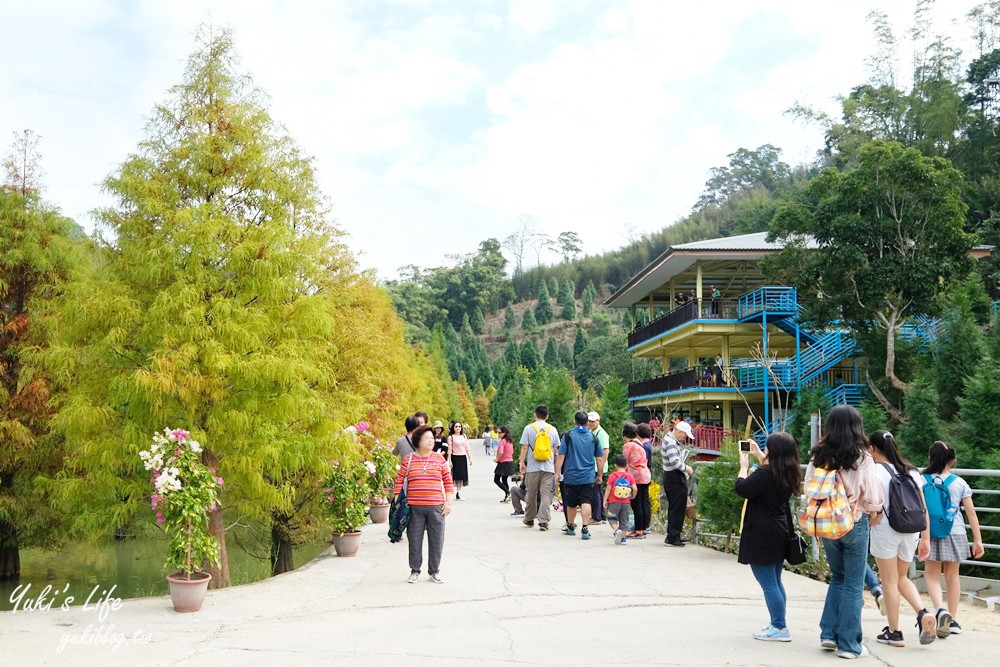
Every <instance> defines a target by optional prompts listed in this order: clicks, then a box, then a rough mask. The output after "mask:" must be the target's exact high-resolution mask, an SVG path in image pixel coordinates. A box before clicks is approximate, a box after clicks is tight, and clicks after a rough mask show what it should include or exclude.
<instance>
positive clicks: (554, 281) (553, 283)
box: [548, 276, 559, 296]
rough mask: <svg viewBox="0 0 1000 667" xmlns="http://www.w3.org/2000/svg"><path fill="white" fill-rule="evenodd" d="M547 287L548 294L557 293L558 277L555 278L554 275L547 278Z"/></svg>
mask: <svg viewBox="0 0 1000 667" xmlns="http://www.w3.org/2000/svg"><path fill="white" fill-rule="evenodd" d="M548 287H549V296H552V295H553V294H559V279H558V278H556V277H555V276H552V277H551V278H549V284H548Z"/></svg>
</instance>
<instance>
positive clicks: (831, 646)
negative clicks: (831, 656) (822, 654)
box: [819, 639, 837, 651]
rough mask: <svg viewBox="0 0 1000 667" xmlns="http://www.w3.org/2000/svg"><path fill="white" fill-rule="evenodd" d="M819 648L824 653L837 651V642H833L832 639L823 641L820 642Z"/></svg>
mask: <svg viewBox="0 0 1000 667" xmlns="http://www.w3.org/2000/svg"><path fill="white" fill-rule="evenodd" d="M819 647H820V648H821V649H823V650H824V651H836V650H837V642H835V641H833V640H832V639H821V640H819Z"/></svg>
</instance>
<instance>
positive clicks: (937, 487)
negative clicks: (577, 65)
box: [924, 475, 958, 540]
mask: <svg viewBox="0 0 1000 667" xmlns="http://www.w3.org/2000/svg"><path fill="white" fill-rule="evenodd" d="M924 481H925V482H926V484H924V501H926V503H927V516H928V517H929V518H930V524H931V537H933V538H934V539H936V540H940V539H943V538H945V537H948V536H949V535H951V527H952V526H953V525H954V523H955V515H956V514H958V508H957V507H956V506H955V505H953V504H952V502H951V493H949V492H948V486H949V485H950V484H951V483H952V482H953V481H955V475H948V476H947V477H946V478H945V479H943V480H941V481H938V482H935V481H934V476H933V475H924Z"/></svg>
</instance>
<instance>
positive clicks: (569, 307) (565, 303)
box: [559, 280, 576, 320]
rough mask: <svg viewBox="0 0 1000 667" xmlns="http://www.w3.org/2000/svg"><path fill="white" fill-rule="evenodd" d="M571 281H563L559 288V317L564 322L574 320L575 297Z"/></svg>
mask: <svg viewBox="0 0 1000 667" xmlns="http://www.w3.org/2000/svg"><path fill="white" fill-rule="evenodd" d="M574 292H575V289H574V287H573V281H571V280H564V281H562V284H561V285H560V286H559V305H560V306H562V311H560V313H559V316H560V317H561V318H562V319H564V320H574V319H576V295H575V293H574Z"/></svg>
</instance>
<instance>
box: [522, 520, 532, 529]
mask: <svg viewBox="0 0 1000 667" xmlns="http://www.w3.org/2000/svg"><path fill="white" fill-rule="evenodd" d="M521 523H523V524H524V525H525V526H527V527H528V528H534V527H535V522H534V520H532V521H528V520H527V519H522V520H521Z"/></svg>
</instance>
